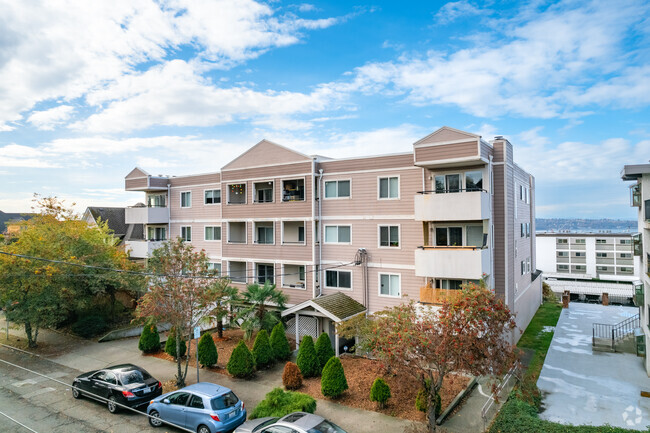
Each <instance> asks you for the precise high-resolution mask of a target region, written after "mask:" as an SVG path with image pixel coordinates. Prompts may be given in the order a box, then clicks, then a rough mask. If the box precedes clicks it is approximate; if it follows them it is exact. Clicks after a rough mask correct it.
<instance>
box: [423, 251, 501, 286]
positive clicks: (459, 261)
mask: <svg viewBox="0 0 650 433" xmlns="http://www.w3.org/2000/svg"><path fill="white" fill-rule="evenodd" d="M490 272H491V255H490V249H489V248H484V247H474V246H421V247H418V248H417V249H416V250H415V275H417V276H418V277H435V278H449V279H460V280H480V279H481V278H483V276H484V274H488V275H489V274H490Z"/></svg>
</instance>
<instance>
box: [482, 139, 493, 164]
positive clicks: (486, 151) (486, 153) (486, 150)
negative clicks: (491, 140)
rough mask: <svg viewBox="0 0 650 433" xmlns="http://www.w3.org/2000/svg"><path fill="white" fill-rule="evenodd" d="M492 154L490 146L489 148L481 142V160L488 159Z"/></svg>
mask: <svg viewBox="0 0 650 433" xmlns="http://www.w3.org/2000/svg"><path fill="white" fill-rule="evenodd" d="M493 153H494V150H493V149H492V146H490V145H489V144H488V143H484V142H482V141H481V158H483V159H486V160H487V159H489V158H490V155H492V154H493Z"/></svg>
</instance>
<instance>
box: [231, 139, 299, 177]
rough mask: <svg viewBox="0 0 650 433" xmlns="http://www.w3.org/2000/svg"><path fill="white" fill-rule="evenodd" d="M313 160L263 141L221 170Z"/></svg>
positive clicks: (278, 145)
mask: <svg viewBox="0 0 650 433" xmlns="http://www.w3.org/2000/svg"><path fill="white" fill-rule="evenodd" d="M311 160H312V159H311V158H310V157H309V156H307V155H305V154H303V153H300V152H296V151H295V150H291V149H288V148H286V147H284V146H282V145H280V144H277V143H273V142H271V141H268V140H262V141H260V142H259V143H257V144H256V145H255V146H253V147H251V148H250V149H248V150H247V151H246V152H244V153H242V154H241V155H239V156H238V157H237V158H235V159H233V160H232V161H230V162H229V163H228V164H226V165H225V166H224V167H222V168H221V170H236V169H242V168H252V167H259V166H263V165H271V164H280V163H289V162H305V161H311Z"/></svg>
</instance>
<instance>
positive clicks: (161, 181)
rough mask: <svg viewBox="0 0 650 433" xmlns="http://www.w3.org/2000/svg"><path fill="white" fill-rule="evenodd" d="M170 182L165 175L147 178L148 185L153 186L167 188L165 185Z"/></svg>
mask: <svg viewBox="0 0 650 433" xmlns="http://www.w3.org/2000/svg"><path fill="white" fill-rule="evenodd" d="M169 184H170V181H169V179H168V178H166V177H152V178H150V179H149V186H151V187H155V188H167V185H169Z"/></svg>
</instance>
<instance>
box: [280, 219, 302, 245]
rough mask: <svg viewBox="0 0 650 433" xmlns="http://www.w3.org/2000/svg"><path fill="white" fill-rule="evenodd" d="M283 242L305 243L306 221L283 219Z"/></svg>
mask: <svg viewBox="0 0 650 433" xmlns="http://www.w3.org/2000/svg"><path fill="white" fill-rule="evenodd" d="M282 243H283V244H304V243H305V223H304V221H283V222H282Z"/></svg>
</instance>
